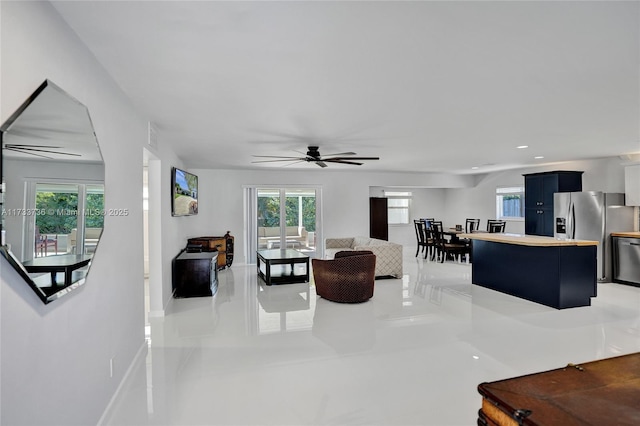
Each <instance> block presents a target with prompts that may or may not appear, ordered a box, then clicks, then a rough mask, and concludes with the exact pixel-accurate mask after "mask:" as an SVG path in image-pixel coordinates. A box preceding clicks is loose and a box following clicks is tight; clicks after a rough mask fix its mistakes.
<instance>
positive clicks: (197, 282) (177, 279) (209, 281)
mask: <svg viewBox="0 0 640 426" xmlns="http://www.w3.org/2000/svg"><path fill="white" fill-rule="evenodd" d="M217 262H218V252H215V251H213V252H199V253H187V252H186V251H182V252H181V253H180V254H179V255H177V256H176V257H175V258H174V259H173V264H172V269H173V297H176V298H182V297H201V296H213V295H214V294H216V292H217V291H218V267H217Z"/></svg>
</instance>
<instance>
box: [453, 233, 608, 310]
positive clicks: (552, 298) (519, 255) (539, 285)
mask: <svg viewBox="0 0 640 426" xmlns="http://www.w3.org/2000/svg"><path fill="white" fill-rule="evenodd" d="M460 237H461V238H471V239H472V255H473V264H472V267H471V274H472V277H471V279H472V282H473V284H475V285H479V286H482V287H486V288H489V289H492V290H496V291H499V292H502V293H506V294H510V295H512V296H516V297H520V298H522V299H526V300H530V301H532V302H536V303H540V304H543V305H546V306H550V307H552V308H556V309H565V308H575V307H578V306H590V305H591V298H592V297H596V295H597V288H596V284H597V280H596V275H597V264H596V247H597V243H596V242H595V241H580V240H572V241H570V240H566V241H561V240H556V239H554V238H551V237H537V236H528V235H515V234H503V235H500V234H484V235H483V234H462V235H461V236H460Z"/></svg>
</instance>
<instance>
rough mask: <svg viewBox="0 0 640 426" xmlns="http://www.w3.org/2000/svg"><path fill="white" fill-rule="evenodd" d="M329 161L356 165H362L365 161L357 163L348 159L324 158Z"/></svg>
mask: <svg viewBox="0 0 640 426" xmlns="http://www.w3.org/2000/svg"><path fill="white" fill-rule="evenodd" d="M324 161H326V162H327V163H338V164H353V165H354V166H362V164H364V163H356V162H355V161H347V160H336V159H335V158H331V159H328V160H324Z"/></svg>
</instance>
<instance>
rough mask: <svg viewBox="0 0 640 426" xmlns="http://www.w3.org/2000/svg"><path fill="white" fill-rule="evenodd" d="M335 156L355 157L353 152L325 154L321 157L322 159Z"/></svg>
mask: <svg viewBox="0 0 640 426" xmlns="http://www.w3.org/2000/svg"><path fill="white" fill-rule="evenodd" d="M336 155H356V153H355V152H338V153H336V154H326V155H323V156H322V157H335V156H336Z"/></svg>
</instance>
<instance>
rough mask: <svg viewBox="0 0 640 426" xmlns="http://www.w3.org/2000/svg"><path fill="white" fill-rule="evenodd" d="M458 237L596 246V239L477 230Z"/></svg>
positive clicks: (536, 243)
mask: <svg viewBox="0 0 640 426" xmlns="http://www.w3.org/2000/svg"><path fill="white" fill-rule="evenodd" d="M458 238H463V239H464V238H467V239H470V240H482V241H492V242H496V243H505V244H518V245H522V246H540V247H555V246H596V245H598V242H597V241H589V240H559V239H556V238H554V237H541V236H538V235H523V234H507V233H505V234H501V233H494V234H491V233H487V232H479V233H475V232H474V233H472V234H459V235H458Z"/></svg>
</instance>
